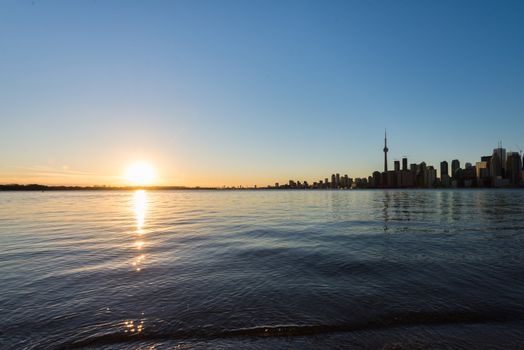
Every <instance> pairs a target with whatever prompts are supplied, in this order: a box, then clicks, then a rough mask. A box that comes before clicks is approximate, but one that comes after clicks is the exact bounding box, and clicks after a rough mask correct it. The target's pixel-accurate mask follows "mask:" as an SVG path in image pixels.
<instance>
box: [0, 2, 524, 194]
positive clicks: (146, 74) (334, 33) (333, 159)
mask: <svg viewBox="0 0 524 350" xmlns="http://www.w3.org/2000/svg"><path fill="white" fill-rule="evenodd" d="M523 15H524V3H522V2H519V1H507V2H493V1H478V2H474V3H467V2H453V1H442V2H435V3H431V4H421V3H420V2H418V1H403V2H371V1H341V2H338V1H334V2H331V3H329V4H328V5H326V4H323V3H320V2H315V1H312V2H293V1H290V2H263V3H245V2H241V1H224V2H220V3H216V2H211V1H203V2H198V3H195V2H192V1H178V2H173V3H171V2H161V1H158V2H156V1H154V2H148V3H147V4H146V3H139V2H125V3H122V2H113V1H107V2H93V1H78V2H74V3H73V2H68V1H57V2H52V3H49V2H38V1H4V2H2V3H0V19H1V20H0V32H1V33H3V35H1V36H0V47H2V53H3V54H2V56H1V57H0V76H1V77H2V84H0V96H1V97H2V103H1V104H0V118H1V121H2V127H1V128H0V183H4V184H5V183H43V184H50V185H119V186H120V185H127V184H128V182H127V180H126V176H125V173H126V169H127V168H128V167H129V166H130V165H131V164H134V163H136V162H139V161H143V162H145V163H148V164H149V165H151V166H152V167H154V169H155V171H156V179H155V181H154V183H153V184H154V185H182V186H217V187H219V186H222V185H226V186H236V185H243V186H253V185H258V186H266V185H267V184H270V183H274V182H276V181H278V182H284V181H287V180H288V179H290V178H292V179H296V178H301V177H306V178H309V179H321V178H324V177H325V174H327V173H329V174H330V173H331V172H332V171H333V170H332V169H340V171H342V172H343V173H346V172H347V173H351V174H352V176H353V177H364V176H368V175H369V174H370V173H372V171H374V170H375V169H377V168H378V166H377V164H380V163H381V162H382V161H383V160H382V158H383V154H377V152H376V147H377V144H380V143H381V142H382V135H381V132H380V131H378V130H383V129H384V128H386V129H387V131H388V136H391V139H394V140H395V147H394V148H392V149H391V151H390V152H389V153H388V158H389V160H390V161H391V160H395V159H398V160H400V159H402V157H403V156H407V157H408V158H409V159H410V160H411V161H413V162H421V161H422V160H425V161H426V162H428V164H434V165H435V166H437V164H439V162H440V161H441V160H442V159H449V160H452V159H454V158H458V159H460V160H461V162H462V163H464V162H468V161H470V162H473V161H475V160H476V159H477V157H478V154H477V152H478V150H489V149H492V148H493V145H492V143H493V142H494V141H495V142H496V141H497V140H503V141H504V144H505V146H506V148H507V149H508V150H510V149H512V150H514V151H519V149H521V148H524V141H523V140H522V136H521V128H520V126H522V120H523V118H522V115H523V111H524V84H523V82H524V66H523V65H522V64H521V62H523V61H524V46H523V45H521V41H522V36H523V35H524V22H523V21H522V20H521V18H522V16H523ZM392 164H393V163H391V162H390V166H391V165H392Z"/></svg>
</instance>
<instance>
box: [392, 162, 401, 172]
mask: <svg viewBox="0 0 524 350" xmlns="http://www.w3.org/2000/svg"><path fill="white" fill-rule="evenodd" d="M393 164H394V169H395V171H400V161H398V160H396V161H395V162H394V163H393Z"/></svg>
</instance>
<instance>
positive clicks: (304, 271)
mask: <svg viewBox="0 0 524 350" xmlns="http://www.w3.org/2000/svg"><path fill="white" fill-rule="evenodd" d="M0 348H1V349H173V348H174V349H226V348H230V349H238V348H240V349H319V348H327V349H337V348H340V349H427V348H438V349H446V348H449V349H473V348H475V349H494V348H495V349H497V348H498V349H508V348H509V349H519V348H520V349H523V348H524V191H519V190H479V191H476V190H471V191H453V190H449V191H437V190H435V191H242V192H240V191H236V192H235V191H232V192H228V191H220V192H213V191H192V192H190V191H188V192H184V191H172V192H168V191H166V192H162V191H158V192H143V191H138V192H109V191H108V192H25V193H0Z"/></svg>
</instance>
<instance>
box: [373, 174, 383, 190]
mask: <svg viewBox="0 0 524 350" xmlns="http://www.w3.org/2000/svg"><path fill="white" fill-rule="evenodd" d="M373 186H374V187H380V186H382V175H381V174H380V172H379V171H374V172H373Z"/></svg>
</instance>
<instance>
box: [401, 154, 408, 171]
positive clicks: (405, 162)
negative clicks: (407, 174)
mask: <svg viewBox="0 0 524 350" xmlns="http://www.w3.org/2000/svg"><path fill="white" fill-rule="evenodd" d="M407 170H408V159H407V158H406V157H404V158H402V171H407Z"/></svg>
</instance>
